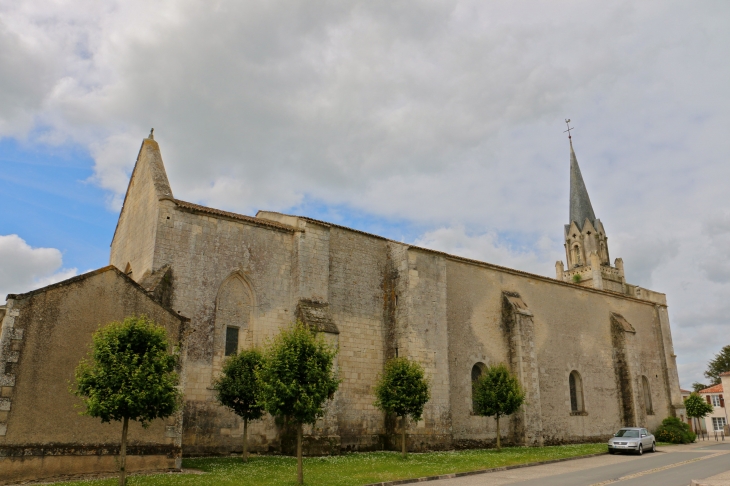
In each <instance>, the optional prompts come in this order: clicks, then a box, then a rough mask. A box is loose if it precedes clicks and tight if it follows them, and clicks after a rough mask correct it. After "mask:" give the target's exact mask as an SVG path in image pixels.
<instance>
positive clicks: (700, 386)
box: [692, 381, 707, 393]
mask: <svg viewBox="0 0 730 486" xmlns="http://www.w3.org/2000/svg"><path fill="white" fill-rule="evenodd" d="M705 388H707V385H705V384H704V383H698V382H696V381H695V382H694V383H692V390H694V392H695V393H699V392H700V390H704V389H705Z"/></svg>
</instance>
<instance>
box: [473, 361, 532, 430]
mask: <svg viewBox="0 0 730 486" xmlns="http://www.w3.org/2000/svg"><path fill="white" fill-rule="evenodd" d="M473 393H474V413H475V414H476V415H482V416H487V417H496V418H497V419H499V418H500V417H502V416H505V415H512V414H513V413H515V412H516V411H517V410H518V409H519V408H520V406H521V405H522V404H523V403H524V402H525V394H524V392H523V391H522V388H521V387H520V383H519V382H518V381H517V378H515V377H514V376H512V375H511V374H510V372H509V370H508V369H507V367H506V366H505V365H504V364H498V365H496V366H490V367H489V368H487V369H486V371H485V372H484V373H483V374H482V376H481V378H479V380H478V381H477V382H476V383H475V384H474V389H473Z"/></svg>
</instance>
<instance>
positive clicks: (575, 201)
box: [570, 139, 596, 230]
mask: <svg viewBox="0 0 730 486" xmlns="http://www.w3.org/2000/svg"><path fill="white" fill-rule="evenodd" d="M586 218H587V219H588V220H589V221H590V222H591V223H593V224H594V225H595V221H596V215H595V213H594V212H593V206H591V199H590V198H589V197H588V191H587V190H586V185H585V182H583V176H582V175H581V173H580V167H578V159H576V158H575V151H573V140H572V139H571V140H570V221H575V224H577V225H578V228H579V229H581V230H582V229H583V223H585V221H586Z"/></svg>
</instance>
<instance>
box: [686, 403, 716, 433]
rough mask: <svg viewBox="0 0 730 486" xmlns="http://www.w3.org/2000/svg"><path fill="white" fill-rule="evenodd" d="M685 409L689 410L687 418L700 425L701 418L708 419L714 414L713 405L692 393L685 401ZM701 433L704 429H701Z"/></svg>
mask: <svg viewBox="0 0 730 486" xmlns="http://www.w3.org/2000/svg"><path fill="white" fill-rule="evenodd" d="M684 408H685V410H687V416H688V417H691V418H693V419H696V423H697V424H698V425H699V420H700V419H701V418H705V417H707V416H708V415H709V414H711V413H712V410H713V408H712V405H710V404H709V403H707V402H706V401H705V400H703V399H702V397H701V396H700V395H699V394H698V393H692V394H690V396H688V397H687V399H686V400H685V401H684ZM699 432H700V433H701V432H702V427H701V426H700V427H699Z"/></svg>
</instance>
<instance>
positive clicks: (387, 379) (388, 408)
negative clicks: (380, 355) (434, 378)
mask: <svg viewBox="0 0 730 486" xmlns="http://www.w3.org/2000/svg"><path fill="white" fill-rule="evenodd" d="M375 396H376V401H375V406H376V407H378V408H379V409H380V410H382V411H384V412H386V413H394V414H396V415H398V416H399V417H411V419H412V420H414V421H416V422H417V421H419V420H421V415H423V407H424V406H425V405H426V402H428V400H429V399H430V398H431V394H430V392H429V383H428V380H427V379H426V377H425V376H424V372H423V367H422V366H421V365H420V364H418V363H416V362H415V361H410V360H408V359H406V358H394V359H391V360H390V361H388V362H387V363H386V364H385V370H384V372H383V374H382V376H381V377H380V379H379V380H378V383H377V385H376V386H375Z"/></svg>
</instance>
